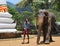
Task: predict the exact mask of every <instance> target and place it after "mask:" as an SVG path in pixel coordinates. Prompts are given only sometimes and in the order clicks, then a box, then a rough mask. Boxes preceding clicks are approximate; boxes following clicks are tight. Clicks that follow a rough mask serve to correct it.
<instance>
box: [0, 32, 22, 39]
mask: <svg viewBox="0 0 60 46" xmlns="http://www.w3.org/2000/svg"><path fill="white" fill-rule="evenodd" d="M18 37H21V32H19V31H17V32H10V33H9V32H4V33H0V39H6V38H18Z"/></svg>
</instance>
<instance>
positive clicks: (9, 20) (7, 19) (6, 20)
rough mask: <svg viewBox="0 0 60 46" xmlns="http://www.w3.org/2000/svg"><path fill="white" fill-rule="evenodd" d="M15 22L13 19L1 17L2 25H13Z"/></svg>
mask: <svg viewBox="0 0 60 46" xmlns="http://www.w3.org/2000/svg"><path fill="white" fill-rule="evenodd" d="M13 22H14V20H13V19H12V18H1V17H0V23H13Z"/></svg>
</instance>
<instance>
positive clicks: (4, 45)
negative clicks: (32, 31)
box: [0, 35, 60, 46]
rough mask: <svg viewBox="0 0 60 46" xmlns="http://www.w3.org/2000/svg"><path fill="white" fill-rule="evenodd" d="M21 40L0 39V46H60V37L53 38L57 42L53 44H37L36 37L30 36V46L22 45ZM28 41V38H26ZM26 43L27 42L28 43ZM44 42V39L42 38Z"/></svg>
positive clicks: (27, 45) (28, 45)
mask: <svg viewBox="0 0 60 46" xmlns="http://www.w3.org/2000/svg"><path fill="white" fill-rule="evenodd" d="M22 38H23V37H21V38H11V39H0V46H60V36H53V40H54V41H55V42H52V43H50V44H40V45H37V44H36V35H30V43H29V44H26V43H25V44H22V41H23V39H22ZM26 41H27V38H26ZM26 41H25V42H26ZM41 41H42V37H41Z"/></svg>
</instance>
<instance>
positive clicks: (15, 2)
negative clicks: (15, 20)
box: [6, 0, 22, 4]
mask: <svg viewBox="0 0 60 46" xmlns="http://www.w3.org/2000/svg"><path fill="white" fill-rule="evenodd" d="M6 1H8V2H11V3H13V4H17V3H18V2H20V1H22V0H6Z"/></svg>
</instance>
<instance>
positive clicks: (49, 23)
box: [45, 17, 51, 44]
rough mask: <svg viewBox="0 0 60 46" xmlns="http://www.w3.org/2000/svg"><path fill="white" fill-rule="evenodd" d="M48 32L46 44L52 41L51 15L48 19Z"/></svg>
mask: <svg viewBox="0 0 60 46" xmlns="http://www.w3.org/2000/svg"><path fill="white" fill-rule="evenodd" d="M47 29H48V30H47V33H46V41H45V43H46V44H49V43H50V32H51V18H50V17H49V19H48V28H47Z"/></svg>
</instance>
